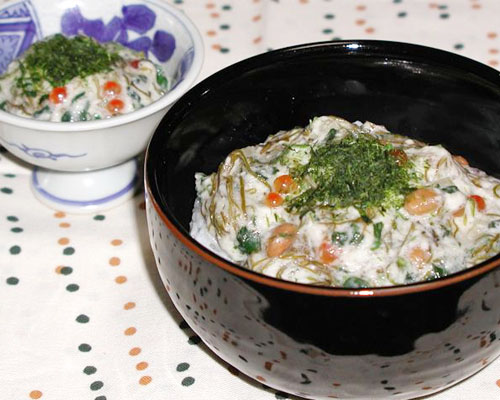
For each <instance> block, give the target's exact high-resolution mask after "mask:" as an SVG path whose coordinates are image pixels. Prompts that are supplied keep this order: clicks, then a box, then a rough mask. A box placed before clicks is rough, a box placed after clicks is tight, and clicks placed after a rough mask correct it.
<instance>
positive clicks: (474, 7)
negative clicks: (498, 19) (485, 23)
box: [471, 4, 481, 10]
mask: <svg viewBox="0 0 500 400" xmlns="http://www.w3.org/2000/svg"><path fill="white" fill-rule="evenodd" d="M471 7H472V8H473V9H474V10H478V9H480V8H481V4H473V5H472V6H471Z"/></svg>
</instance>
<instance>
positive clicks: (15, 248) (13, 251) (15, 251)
mask: <svg viewBox="0 0 500 400" xmlns="http://www.w3.org/2000/svg"><path fill="white" fill-rule="evenodd" d="M20 252H21V248H20V247H19V246H17V245H15V246H12V247H11V248H10V249H9V253H10V254H13V255H16V254H19V253H20Z"/></svg>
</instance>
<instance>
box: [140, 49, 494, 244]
mask: <svg viewBox="0 0 500 400" xmlns="http://www.w3.org/2000/svg"><path fill="white" fill-rule="evenodd" d="M328 114H329V115H336V116H339V117H342V118H345V119H347V120H349V121H356V120H360V121H363V122H364V121H371V122H374V123H377V124H381V125H385V126H386V127H387V128H388V129H389V130H390V131H392V132H396V133H401V134H404V135H408V136H411V137H413V138H416V139H419V140H422V141H425V142H429V143H432V144H439V143H440V144H442V145H443V146H445V147H446V148H447V149H448V150H450V151H451V152H452V153H454V154H459V155H462V156H464V157H465V158H467V159H468V160H469V162H470V164H471V165H472V166H475V167H478V168H481V169H483V170H484V171H486V172H488V173H489V174H492V175H496V176H500V158H499V157H498V154H499V148H500V76H499V74H498V72H497V71H495V70H493V69H492V68H489V67H487V66H485V65H482V64H480V63H477V62H474V61H472V60H469V59H466V58H463V57H461V56H457V55H453V54H451V53H447V52H443V51H439V50H435V49H430V48H426V47H421V46H415V45H409V44H402V43H394V42H379V41H356V42H330V43H321V44H311V45H304V46H298V47H294V48H288V49H283V50H278V51H275V52H270V53H267V54H263V55H260V56H257V57H254V58H251V59H248V60H245V61H243V62H241V63H238V64H236V65H233V66H231V67H229V68H227V69H226V70H223V71H221V72H219V73H217V74H215V75H213V76H211V77H210V78H208V79H206V80H205V81H203V82H202V83H201V84H199V85H197V86H196V87H195V88H193V89H192V90H191V91H190V92H188V93H187V94H186V95H185V96H184V97H183V98H182V99H181V100H180V101H179V102H177V103H176V105H175V106H174V107H173V108H172V109H171V110H170V111H169V112H168V113H167V115H166V116H165V118H164V119H163V121H162V123H161V124H160V126H159V127H158V129H157V131H156V133H155V134H154V136H153V138H152V141H151V142H150V145H149V150H148V159H147V166H146V168H147V179H148V183H149V185H150V189H151V193H152V195H153V197H154V198H155V200H156V201H157V202H158V203H159V205H160V207H161V208H162V210H163V211H164V212H165V214H166V215H167V216H168V217H169V218H170V219H171V220H172V221H173V222H174V223H175V224H176V225H177V227H178V228H179V229H180V230H181V232H184V233H185V234H186V235H189V233H188V232H189V222H190V219H191V211H192V205H193V202H194V199H195V189H194V177H193V176H194V173H195V172H197V171H202V172H205V173H211V172H214V171H216V169H217V166H218V164H219V163H220V162H221V161H222V160H223V159H224V158H225V157H226V155H227V154H229V153H230V152H231V151H232V150H234V149H236V148H241V147H244V146H248V145H253V144H256V143H258V142H261V141H263V140H264V139H265V138H266V137H267V136H268V135H270V134H272V133H275V132H277V131H279V130H282V129H290V128H293V127H295V126H304V125H306V124H307V123H308V121H309V119H311V118H313V117H315V116H320V115H328Z"/></svg>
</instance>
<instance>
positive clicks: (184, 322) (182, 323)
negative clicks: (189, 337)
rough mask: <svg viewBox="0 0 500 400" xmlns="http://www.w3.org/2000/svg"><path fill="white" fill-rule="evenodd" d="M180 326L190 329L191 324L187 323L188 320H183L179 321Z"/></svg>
mask: <svg viewBox="0 0 500 400" xmlns="http://www.w3.org/2000/svg"><path fill="white" fill-rule="evenodd" d="M179 328H181V329H189V325H188V324H187V322H186V321H184V320H182V321H181V322H180V323H179Z"/></svg>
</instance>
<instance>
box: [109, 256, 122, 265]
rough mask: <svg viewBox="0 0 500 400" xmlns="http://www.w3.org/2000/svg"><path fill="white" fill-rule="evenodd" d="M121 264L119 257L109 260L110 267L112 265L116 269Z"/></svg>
mask: <svg viewBox="0 0 500 400" xmlns="http://www.w3.org/2000/svg"><path fill="white" fill-rule="evenodd" d="M120 263H121V260H120V259H119V258H118V257H111V258H110V259H109V265H111V266H112V267H116V266H117V265H120Z"/></svg>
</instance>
